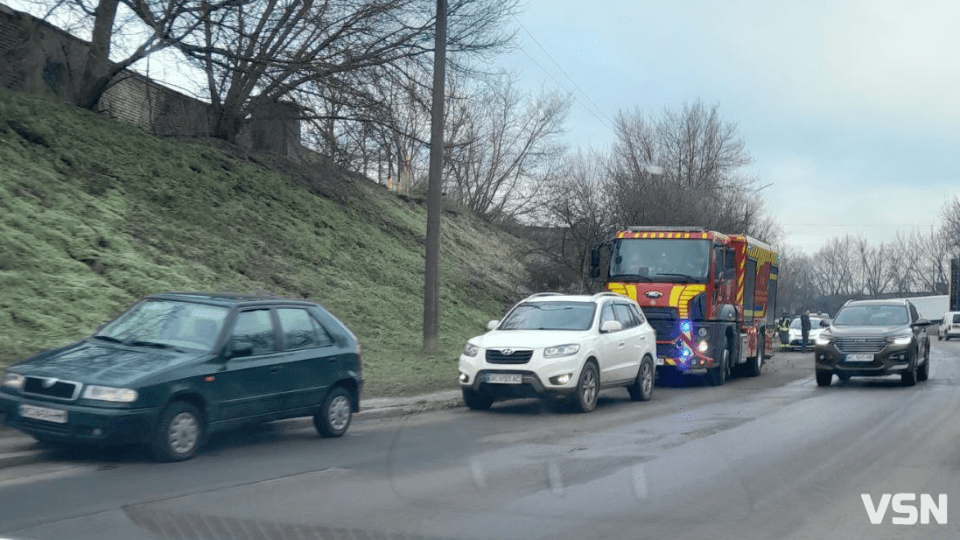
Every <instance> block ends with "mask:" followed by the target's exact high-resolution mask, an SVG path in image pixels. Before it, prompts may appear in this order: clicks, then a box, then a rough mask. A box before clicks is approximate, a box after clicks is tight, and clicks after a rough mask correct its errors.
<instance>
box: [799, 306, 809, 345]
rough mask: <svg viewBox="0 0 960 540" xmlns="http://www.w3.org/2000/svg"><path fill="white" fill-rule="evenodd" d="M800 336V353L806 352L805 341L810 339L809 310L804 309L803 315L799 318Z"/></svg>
mask: <svg viewBox="0 0 960 540" xmlns="http://www.w3.org/2000/svg"><path fill="white" fill-rule="evenodd" d="M800 334H801V336H802V339H803V341H802V344H801V346H800V352H807V340H808V339H809V338H810V310H809V309H806V310H804V311H803V315H801V316H800Z"/></svg>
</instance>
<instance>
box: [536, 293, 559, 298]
mask: <svg viewBox="0 0 960 540" xmlns="http://www.w3.org/2000/svg"><path fill="white" fill-rule="evenodd" d="M541 296H563V295H562V294H561V293H558V292H538V293H533V294H531V295H530V296H528V297H527V298H539V297H541Z"/></svg>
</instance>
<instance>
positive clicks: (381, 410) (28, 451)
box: [0, 390, 463, 469]
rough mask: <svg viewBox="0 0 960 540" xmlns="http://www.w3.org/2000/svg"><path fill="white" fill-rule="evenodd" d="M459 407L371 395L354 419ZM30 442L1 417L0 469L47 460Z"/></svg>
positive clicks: (436, 398)
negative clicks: (6, 424) (3, 422)
mask: <svg viewBox="0 0 960 540" xmlns="http://www.w3.org/2000/svg"><path fill="white" fill-rule="evenodd" d="M459 407H463V398H462V397H461V396H460V391H459V390H452V391H445V392H437V393H435V394H426V395H422V396H414V397H407V398H372V399H369V400H363V401H361V402H360V412H358V413H357V414H356V415H354V419H355V420H357V421H364V420H382V419H386V418H396V417H401V416H410V415H415V414H421V413H426V412H431V411H438V410H445V409H455V408H459ZM291 422H293V423H297V424H299V423H303V426H302V427H307V426H310V425H312V424H311V420H310V419H309V418H307V419H292V420H291ZM30 446H34V447H35V446H37V442H36V441H35V440H33V438H31V437H28V436H24V435H23V434H21V433H20V432H19V431H17V430H15V429H12V428H9V427H7V426H5V425H3V424H2V418H0V469H7V468H11V467H20V466H23V465H33V464H35V463H41V462H44V461H47V459H48V456H47V453H48V452H47V451H46V450H44V449H43V448H29V447H30ZM4 447H6V448H4Z"/></svg>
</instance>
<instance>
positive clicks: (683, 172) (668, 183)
mask: <svg viewBox="0 0 960 540" xmlns="http://www.w3.org/2000/svg"><path fill="white" fill-rule="evenodd" d="M616 132H617V142H616V143H615V145H614V147H613V151H612V154H611V158H610V166H609V167H610V185H609V189H610V195H611V200H612V201H613V202H614V204H615V205H616V206H615V208H614V212H615V213H616V218H617V221H618V222H619V224H620V225H621V226H626V225H644V224H649V225H696V226H703V227H707V228H713V229H717V230H721V231H725V232H737V233H746V234H751V235H754V236H758V237H760V238H767V239H770V237H771V236H775V235H777V234H778V227H777V225H776V223H775V222H774V221H773V220H772V219H771V218H769V217H768V216H766V213H765V211H764V208H763V199H762V197H761V196H760V193H759V191H760V189H762V187H759V182H758V180H757V179H756V178H753V177H750V176H748V175H746V174H744V172H743V168H744V167H745V166H747V165H749V164H750V162H751V160H750V157H749V155H748V154H747V152H746V148H745V144H744V142H743V139H742V138H741V137H740V135H739V133H738V131H737V128H736V126H735V125H734V124H731V123H729V122H724V121H723V119H722V118H721V117H720V113H719V107H718V106H713V107H711V108H707V107H706V106H705V105H703V103H701V102H699V101H697V102H695V103H694V104H692V105H686V106H684V107H683V109H682V110H680V111H678V112H675V111H669V110H666V111H664V112H663V113H662V114H661V115H660V116H659V117H657V118H651V119H648V118H645V117H644V115H643V114H642V113H641V112H640V111H639V110H636V111H634V112H633V113H632V114H628V113H624V112H621V113H620V114H618V115H617V118H616Z"/></svg>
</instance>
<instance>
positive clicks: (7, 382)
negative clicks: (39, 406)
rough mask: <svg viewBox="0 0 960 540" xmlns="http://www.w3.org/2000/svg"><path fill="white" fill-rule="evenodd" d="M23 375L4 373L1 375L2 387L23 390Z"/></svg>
mask: <svg viewBox="0 0 960 540" xmlns="http://www.w3.org/2000/svg"><path fill="white" fill-rule="evenodd" d="M23 381H24V377H23V375H21V374H19V373H10V372H5V373H4V374H3V386H5V387H7V388H15V389H17V390H20V389H22V388H23Z"/></svg>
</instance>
